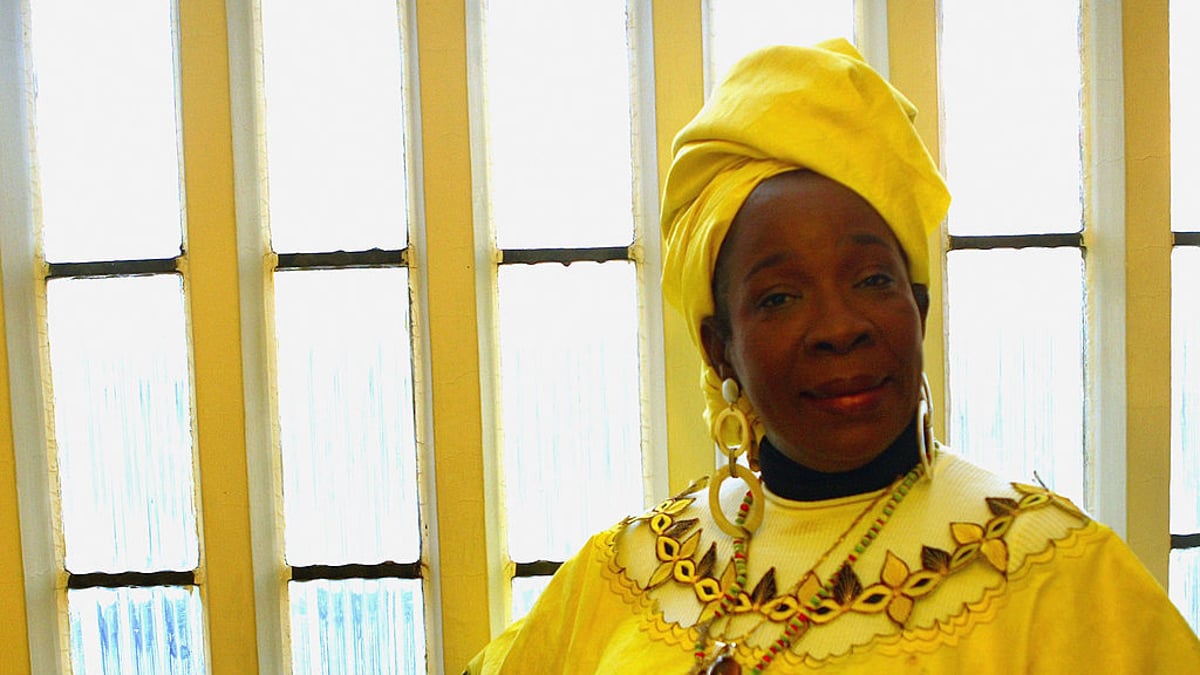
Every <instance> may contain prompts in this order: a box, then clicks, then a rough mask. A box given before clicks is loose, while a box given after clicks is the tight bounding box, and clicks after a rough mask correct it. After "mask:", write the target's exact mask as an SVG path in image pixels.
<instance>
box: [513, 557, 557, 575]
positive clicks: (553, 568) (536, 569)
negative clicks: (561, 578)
mask: <svg viewBox="0 0 1200 675" xmlns="http://www.w3.org/2000/svg"><path fill="white" fill-rule="evenodd" d="M515 564H516V566H517V569H516V571H515V572H514V573H513V576H514V577H548V576H550V575H552V574H554V573H555V572H557V571H558V568H560V567H562V565H563V564H562V563H560V562H555V561H553V560H535V561H533V562H519V563H515Z"/></svg>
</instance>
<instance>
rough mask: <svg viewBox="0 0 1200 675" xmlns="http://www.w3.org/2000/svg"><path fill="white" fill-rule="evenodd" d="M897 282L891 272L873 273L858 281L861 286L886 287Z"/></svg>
mask: <svg viewBox="0 0 1200 675" xmlns="http://www.w3.org/2000/svg"><path fill="white" fill-rule="evenodd" d="M894 282H895V279H893V278H892V276H891V275H890V274H883V273H879V274H872V275H871V276H869V277H867V278H866V279H863V280H862V281H860V282H858V285H859V286H862V287H865V288H886V287H888V286H891V285H892V284H893V283H894Z"/></svg>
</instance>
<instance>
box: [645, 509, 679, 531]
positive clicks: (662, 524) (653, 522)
mask: <svg viewBox="0 0 1200 675" xmlns="http://www.w3.org/2000/svg"><path fill="white" fill-rule="evenodd" d="M674 522H675V521H674V519H672V518H671V516H668V515H667V514H665V513H656V514H654V515H653V516H651V517H650V531H651V532H653V533H654V534H659V535H661V534H662V533H663V532H666V531H667V528H668V527H671V524H672V523H674Z"/></svg>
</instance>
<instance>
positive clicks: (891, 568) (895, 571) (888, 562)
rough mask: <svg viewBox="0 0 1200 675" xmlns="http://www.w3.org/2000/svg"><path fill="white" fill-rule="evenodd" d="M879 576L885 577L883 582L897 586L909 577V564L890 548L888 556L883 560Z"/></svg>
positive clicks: (893, 586)
mask: <svg viewBox="0 0 1200 675" xmlns="http://www.w3.org/2000/svg"><path fill="white" fill-rule="evenodd" d="M879 578H881V579H883V583H885V584H887V585H888V586H891V587H892V588H896V587H898V586H900V584H902V583H904V580H905V579H907V578H908V564H907V563H905V562H904V561H903V560H901V559H900V558H899V557H897V556H896V554H895V553H892V552H891V550H889V551H888V552H887V558H886V559H884V561H883V570H882V571H881V572H880V573H879Z"/></svg>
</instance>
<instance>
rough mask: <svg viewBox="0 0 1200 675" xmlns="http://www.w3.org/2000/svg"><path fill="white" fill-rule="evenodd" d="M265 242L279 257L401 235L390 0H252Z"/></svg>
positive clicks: (397, 73)
mask: <svg viewBox="0 0 1200 675" xmlns="http://www.w3.org/2000/svg"><path fill="white" fill-rule="evenodd" d="M261 5H262V40H263V80H264V81H263V92H264V96H265V99H266V103H265V110H266V119H265V121H266V124H265V128H266V146H267V176H268V184H269V195H270V196H269V204H268V211H269V213H270V227H271V239H272V244H273V246H274V249H275V250H276V251H278V252H280V253H298V252H312V251H337V250H366V249H371V248H385V249H398V248H403V247H404V246H405V245H406V242H407V236H408V235H407V222H408V186H407V180H406V177H405V175H406V170H405V150H406V138H405V129H406V127H405V124H406V122H405V120H406V105H407V104H406V101H405V96H406V93H407V92H406V91H405V88H404V70H405V64H404V52H403V49H402V38H401V32H400V19H399V17H398V15H397V9H398V7H399V6H402V5H403V3H397V2H396V0H355V2H340V1H339V0H304V1H303V2H295V1H293V0H262V3H261Z"/></svg>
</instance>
